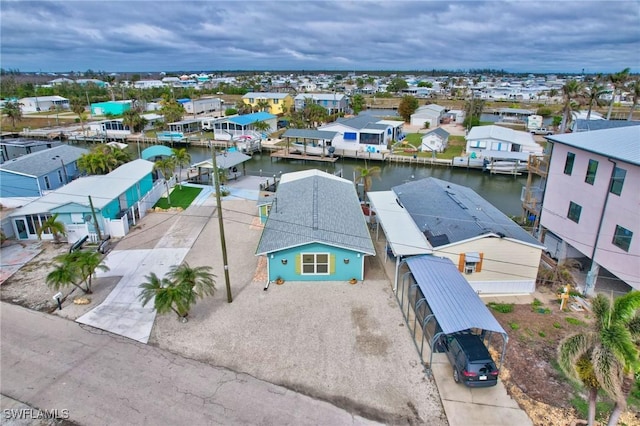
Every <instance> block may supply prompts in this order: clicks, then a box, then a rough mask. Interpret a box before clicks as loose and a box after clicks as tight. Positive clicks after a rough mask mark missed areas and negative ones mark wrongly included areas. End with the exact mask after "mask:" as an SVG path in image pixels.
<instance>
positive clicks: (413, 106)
mask: <svg viewBox="0 0 640 426" xmlns="http://www.w3.org/2000/svg"><path fill="white" fill-rule="evenodd" d="M418 106H420V104H419V103H418V99H416V97H415V96H411V95H404V96H403V97H402V100H401V101H400V104H399V105H398V114H399V115H400V117H402V118H403V119H404V121H407V122H408V121H411V114H413V113H414V112H416V110H417V109H418Z"/></svg>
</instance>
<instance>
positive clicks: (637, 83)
mask: <svg viewBox="0 0 640 426" xmlns="http://www.w3.org/2000/svg"><path fill="white" fill-rule="evenodd" d="M629 90H630V91H631V96H633V103H632V104H631V109H630V110H629V115H628V116H627V121H631V119H632V118H633V110H635V109H636V105H638V98H640V78H637V79H635V80H633V81H632V82H631V84H630V85H629Z"/></svg>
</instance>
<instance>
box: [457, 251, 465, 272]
mask: <svg viewBox="0 0 640 426" xmlns="http://www.w3.org/2000/svg"><path fill="white" fill-rule="evenodd" d="M458 270H459V271H460V272H464V253H460V259H458Z"/></svg>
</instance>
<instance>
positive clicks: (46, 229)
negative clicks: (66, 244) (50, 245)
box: [36, 213, 67, 243]
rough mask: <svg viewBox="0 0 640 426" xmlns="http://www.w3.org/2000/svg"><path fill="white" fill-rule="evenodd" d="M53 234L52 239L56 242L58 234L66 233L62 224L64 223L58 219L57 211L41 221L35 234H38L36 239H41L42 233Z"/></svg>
mask: <svg viewBox="0 0 640 426" xmlns="http://www.w3.org/2000/svg"><path fill="white" fill-rule="evenodd" d="M43 233H45V234H53V241H54V242H56V243H59V242H60V236H61V235H62V236H65V235H67V229H66V228H65V226H64V223H62V222H61V221H59V220H58V213H55V214H54V215H53V216H49V217H48V218H47V220H45V221H44V222H42V225H41V226H39V227H38V229H37V231H36V234H37V235H38V239H39V240H41V239H42V234H43Z"/></svg>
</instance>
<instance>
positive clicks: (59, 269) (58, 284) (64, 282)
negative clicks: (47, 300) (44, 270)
mask: <svg viewBox="0 0 640 426" xmlns="http://www.w3.org/2000/svg"><path fill="white" fill-rule="evenodd" d="M55 260H56V261H57V263H56V264H54V268H53V270H52V271H51V272H49V274H47V278H46V283H47V285H48V286H49V287H51V288H52V289H53V290H55V291H58V290H60V289H62V288H64V287H67V286H68V285H73V286H74V287H76V288H79V289H80V290H82V292H83V293H85V294H86V293H87V291H86V290H85V289H84V288H82V286H81V285H80V284H79V281H80V276H79V274H78V270H77V268H75V267H73V265H72V264H71V263H69V262H66V261H65V260H66V258H65V255H62V256H58V257H56V258H55Z"/></svg>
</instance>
